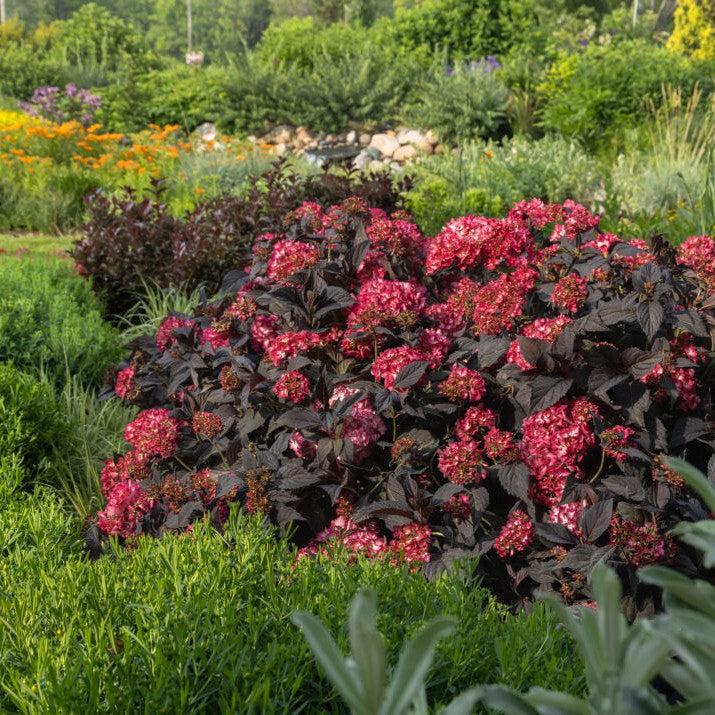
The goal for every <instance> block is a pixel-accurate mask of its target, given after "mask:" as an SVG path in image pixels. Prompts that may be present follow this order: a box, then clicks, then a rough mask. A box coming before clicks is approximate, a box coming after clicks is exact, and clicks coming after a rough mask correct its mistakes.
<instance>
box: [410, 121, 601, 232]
mask: <svg viewBox="0 0 715 715" xmlns="http://www.w3.org/2000/svg"><path fill="white" fill-rule="evenodd" d="M411 173H412V179H413V186H412V188H411V189H410V191H409V192H408V193H407V194H406V196H405V203H406V206H407V208H408V209H409V210H410V211H411V212H412V214H413V215H414V217H415V220H416V221H417V223H418V224H419V225H420V226H421V227H422V228H423V229H424V231H425V233H427V234H429V235H433V234H435V233H437V232H438V231H439V230H440V228H441V227H442V226H444V225H445V223H447V221H448V220H449V219H451V218H454V217H455V216H461V215H463V214H465V213H474V214H484V215H488V216H498V215H499V214H501V213H502V212H503V211H504V210H505V209H506V208H507V207H508V206H510V205H512V204H513V203H514V202H515V201H519V200H521V199H524V198H526V197H529V196H536V197H538V198H540V199H543V200H544V201H550V202H562V201H564V200H565V199H567V198H574V199H575V200H577V201H578V202H579V203H582V204H585V205H587V206H591V207H593V206H594V205H595V204H597V203H598V200H599V199H601V198H603V197H602V193H603V190H602V188H601V179H600V177H601V171H600V170H599V167H598V164H597V162H596V160H595V159H594V158H593V157H591V156H590V155H589V154H588V153H587V152H586V151H585V150H584V149H583V148H582V147H581V146H580V144H579V143H578V142H577V141H575V140H572V139H564V138H563V137H560V136H558V135H547V136H545V137H542V138H541V139H538V140H534V141H531V140H528V139H526V138H525V137H514V138H512V139H504V140H503V142H501V143H496V142H475V143H471V144H466V145H465V146H463V147H462V148H461V151H460V152H457V153H453V152H447V153H445V154H442V155H440V156H433V157H428V158H425V159H423V160H422V161H421V162H420V163H419V164H417V165H415V166H414V167H412V169H411Z"/></svg>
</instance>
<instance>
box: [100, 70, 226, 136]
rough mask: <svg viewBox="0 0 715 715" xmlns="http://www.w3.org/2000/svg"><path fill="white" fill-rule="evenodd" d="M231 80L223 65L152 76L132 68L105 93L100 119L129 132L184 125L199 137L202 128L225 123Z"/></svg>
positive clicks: (157, 72)
mask: <svg viewBox="0 0 715 715" xmlns="http://www.w3.org/2000/svg"><path fill="white" fill-rule="evenodd" d="M231 76H232V74H231V72H230V71H229V70H228V69H226V68H223V67H220V66H217V65H210V66H209V67H187V66H186V65H185V64H180V63H179V62H171V63H169V64H168V65H167V66H166V67H164V68H161V69H154V70H150V71H148V72H147V71H146V70H145V69H144V68H143V67H142V66H141V65H137V64H135V63H133V62H129V63H127V64H126V65H124V66H123V67H122V68H120V70H119V72H117V73H116V75H115V79H114V81H113V82H112V84H111V85H109V86H108V87H105V88H103V89H102V90H101V92H100V94H101V96H102V108H101V110H100V113H99V119H100V120H101V121H102V122H104V123H105V124H106V125H107V126H110V127H111V128H112V129H114V130H118V131H123V132H132V131H140V130H141V129H145V128H146V126H147V124H149V123H153V124H159V125H165V124H179V125H181V127H182V128H183V129H185V130H186V131H193V130H194V129H196V127H197V126H199V124H201V123H202V122H217V121H219V120H220V118H221V116H222V113H223V112H224V111H225V106H224V105H225V103H226V86H227V84H229V82H230V81H231Z"/></svg>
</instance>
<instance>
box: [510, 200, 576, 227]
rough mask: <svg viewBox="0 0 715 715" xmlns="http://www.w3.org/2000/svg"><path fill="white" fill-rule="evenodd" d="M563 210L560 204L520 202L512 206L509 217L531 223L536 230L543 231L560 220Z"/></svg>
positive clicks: (536, 201)
mask: <svg viewBox="0 0 715 715" xmlns="http://www.w3.org/2000/svg"><path fill="white" fill-rule="evenodd" d="M562 214H563V209H562V207H561V206H560V205H559V204H545V203H544V202H543V201H542V200H541V199H529V200H524V201H519V202H518V203H516V204H514V206H512V208H511V210H510V211H509V213H508V214H507V216H508V217H509V218H511V219H515V220H518V221H521V222H522V223H526V222H529V223H530V224H531V225H532V226H533V227H534V228H535V229H538V230H541V229H542V228H544V227H545V226H546V225H547V224H549V223H553V222H554V221H556V220H560V219H561V217H562Z"/></svg>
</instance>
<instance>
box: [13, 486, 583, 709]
mask: <svg viewBox="0 0 715 715" xmlns="http://www.w3.org/2000/svg"><path fill="white" fill-rule="evenodd" d="M74 528H75V524H74V523H73V522H72V521H71V519H70V518H68V517H67V516H66V515H65V513H64V512H63V511H62V509H61V508H60V507H59V506H58V504H57V502H56V501H55V500H54V499H53V497H52V496H51V495H50V494H48V493H46V492H44V491H38V492H37V493H36V494H35V495H19V496H18V497H16V498H15V499H12V500H10V501H9V502H6V503H1V502H0V543H2V544H3V547H4V554H3V559H2V560H1V561H0V622H2V623H3V628H1V629H0V711H2V712H12V711H15V710H21V711H23V712H30V711H32V712H151V713H172V714H178V713H189V712H190V713H198V712H261V713H273V712H275V713H287V712H296V711H297V710H298V709H300V712H307V713H318V712H339V711H341V710H340V708H339V700H338V698H337V697H336V695H335V693H334V692H333V691H332V690H331V688H330V686H329V685H328V684H327V681H326V680H325V679H324V678H323V676H322V675H321V674H320V673H319V672H318V670H317V668H316V666H315V661H314V659H313V657H312V656H311V655H310V653H309V651H308V648H307V646H306V644H305V641H304V640H303V638H302V636H301V635H300V634H299V632H298V631H297V630H296V629H295V628H294V627H293V626H292V624H291V622H290V620H289V618H290V614H291V613H292V612H293V611H294V610H295V609H303V610H310V611H312V612H314V613H317V614H318V615H319V616H320V617H321V618H322V619H323V620H324V621H325V622H326V623H327V624H328V626H329V628H331V629H332V631H333V632H337V631H338V630H339V629H340V627H341V625H342V624H343V623H344V620H345V609H346V607H347V604H348V603H349V601H350V599H351V597H352V596H353V595H354V593H355V592H356V590H357V589H358V587H359V586H360V585H369V586H372V587H373V588H374V589H375V590H376V591H377V593H378V597H379V612H380V614H381V615H380V620H379V623H378V625H379V627H380V630H381V631H382V632H383V633H385V635H386V639H387V642H388V647H389V651H390V655H391V657H393V658H394V656H395V654H396V652H397V651H398V650H399V646H400V644H401V642H402V641H403V639H405V638H406V637H409V636H410V635H411V634H412V633H413V632H414V631H416V630H417V629H418V628H419V627H420V625H422V624H423V623H424V622H425V621H426V620H428V619H430V618H431V617H432V616H434V615H435V614H439V613H449V614H453V615H456V616H457V617H458V618H459V621H460V627H459V630H458V632H457V633H456V635H455V636H454V637H453V638H451V639H450V641H449V642H448V643H445V644H444V645H443V646H442V647H441V649H440V651H439V655H438V657H437V661H436V664H435V667H434V668H433V670H432V673H433V675H432V678H431V682H430V689H429V696H430V700H431V701H433V702H438V701H441V702H444V701H446V700H447V699H449V697H450V695H452V694H454V693H456V692H457V691H459V690H462V689H463V688H465V687H466V686H468V685H472V684H474V683H477V682H480V681H481V682H489V681H494V680H502V681H504V682H506V683H509V684H510V685H512V686H513V687H515V688H518V689H523V688H525V687H526V686H528V685H531V684H539V685H543V686H545V687H559V688H562V689H565V690H571V691H577V690H579V688H580V687H581V682H582V681H581V673H580V670H579V668H580V666H579V665H578V664H577V662H575V661H574V659H573V655H572V650H571V646H570V643H569V639H568V636H567V635H566V634H565V633H564V632H563V631H562V630H561V629H559V628H558V627H557V626H556V624H555V620H554V619H553V618H552V617H551V615H550V614H549V613H547V611H546V610H545V608H543V607H542V606H537V607H536V608H535V609H534V613H533V614H532V615H531V616H525V615H521V616H512V615H510V614H509V613H508V612H507V610H506V609H505V608H503V607H501V606H498V605H497V604H495V603H494V602H493V601H492V600H491V599H490V598H489V597H488V596H487V594H486V592H485V591H482V590H481V589H479V588H473V587H470V586H469V585H467V583H465V582H462V581H461V580H460V579H459V578H457V577H456V576H446V575H445V576H442V577H440V578H438V579H437V580H436V581H434V582H427V581H426V580H425V579H424V577H422V576H421V575H417V574H409V573H407V572H404V573H403V572H401V571H398V570H396V569H393V568H392V567H390V566H387V565H380V564H376V563H368V562H365V563H362V562H360V563H355V564H352V565H349V564H347V563H346V561H345V560H344V559H339V560H338V561H337V562H330V563H326V562H324V561H312V560H311V561H301V562H300V563H299V564H298V565H297V566H295V565H294V559H293V554H292V551H291V550H290V548H289V547H287V546H286V545H285V542H282V541H277V540H276V538H275V536H274V534H272V533H270V532H267V531H266V530H265V529H264V527H263V526H262V525H261V524H260V523H259V522H258V521H257V520H250V521H247V520H245V519H242V518H236V515H235V514H234V515H233V516H232V517H231V519H230V520H229V524H228V528H227V530H226V532H225V533H224V534H223V535H221V534H218V533H217V532H216V531H215V530H213V529H212V528H211V527H208V526H206V525H198V527H197V529H196V530H195V532H194V533H193V534H191V535H184V536H180V537H174V536H169V537H165V538H164V539H161V540H155V539H140V540H139V542H138V543H137V546H136V548H135V549H131V550H126V549H121V548H117V549H116V551H115V552H114V553H112V554H111V555H110V556H106V557H103V558H101V559H100V560H99V561H98V562H95V563H90V562H88V561H87V560H86V559H85V558H83V556H82V554H81V545H80V543H79V537H77V536H73V535H72V533H73V529H74ZM340 635H341V642H342V645H343V647H345V643H346V641H345V633H341V634H340ZM537 654H538V656H537Z"/></svg>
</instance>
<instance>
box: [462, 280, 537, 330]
mask: <svg viewBox="0 0 715 715" xmlns="http://www.w3.org/2000/svg"><path fill="white" fill-rule="evenodd" d="M536 275H537V274H536V271H534V270H532V269H531V268H518V269H517V270H515V271H514V272H513V273H502V274H501V275H500V276H499V277H498V278H496V279H495V280H493V281H490V282H489V283H487V284H486V285H484V286H483V287H482V288H480V289H479V291H478V293H477V295H476V296H475V298H474V313H473V315H472V322H473V331H474V332H475V333H488V334H491V335H496V334H498V333H500V332H501V331H502V330H504V329H505V328H510V327H511V325H512V322H513V320H514V318H516V317H518V316H519V315H521V313H522V310H523V309H524V300H525V299H526V295H527V293H528V292H529V291H530V290H531V289H532V288H533V287H534V282H535V280H536Z"/></svg>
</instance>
